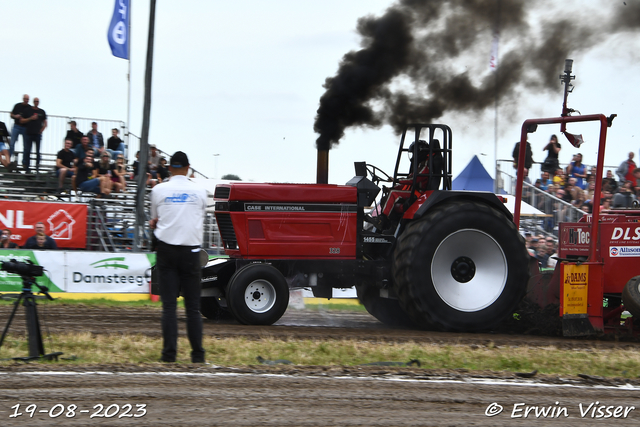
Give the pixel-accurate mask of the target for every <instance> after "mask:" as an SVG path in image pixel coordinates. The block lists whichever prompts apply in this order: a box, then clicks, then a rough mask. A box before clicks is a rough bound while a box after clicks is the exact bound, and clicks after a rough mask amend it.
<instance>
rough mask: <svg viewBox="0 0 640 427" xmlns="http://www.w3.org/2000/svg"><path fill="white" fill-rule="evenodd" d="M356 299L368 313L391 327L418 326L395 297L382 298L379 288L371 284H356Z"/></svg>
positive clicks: (408, 327)
mask: <svg viewBox="0 0 640 427" xmlns="http://www.w3.org/2000/svg"><path fill="white" fill-rule="evenodd" d="M356 292H357V293H358V299H359V300H360V302H361V303H362V305H364V308H366V309H367V312H369V314H370V315H372V316H373V317H375V318H376V319H378V320H379V321H381V322H382V323H384V324H385V325H387V326H391V327H392V328H406V329H415V328H417V327H418V325H416V323H415V322H414V321H413V320H411V318H410V317H409V315H408V314H407V313H405V312H404V311H403V310H402V307H400V303H399V302H398V300H397V299H390V298H382V297H381V296H380V289H378V288H375V287H372V286H356Z"/></svg>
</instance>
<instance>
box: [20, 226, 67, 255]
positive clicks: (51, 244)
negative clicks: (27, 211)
mask: <svg viewBox="0 0 640 427" xmlns="http://www.w3.org/2000/svg"><path fill="white" fill-rule="evenodd" d="M45 230H46V228H45V225H44V222H42V221H39V222H37V223H36V234H35V235H34V236H31V237H29V238H28V239H27V241H26V242H25V244H24V246H23V247H22V248H23V249H58V245H57V244H56V241H55V240H53V238H52V237H49V236H47V234H46V233H45ZM39 236H40V237H41V238H42V237H44V244H43V245H38V237H39Z"/></svg>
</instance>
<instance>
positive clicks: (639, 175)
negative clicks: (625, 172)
mask: <svg viewBox="0 0 640 427" xmlns="http://www.w3.org/2000/svg"><path fill="white" fill-rule="evenodd" d="M633 176H634V177H635V178H636V185H635V186H634V187H633V190H634V191H635V193H636V197H640V168H635V169H634V170H633Z"/></svg>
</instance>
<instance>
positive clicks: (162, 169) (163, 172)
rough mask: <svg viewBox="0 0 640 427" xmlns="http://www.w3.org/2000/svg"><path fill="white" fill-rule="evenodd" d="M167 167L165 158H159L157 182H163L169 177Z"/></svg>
mask: <svg viewBox="0 0 640 427" xmlns="http://www.w3.org/2000/svg"><path fill="white" fill-rule="evenodd" d="M169 175H170V173H169V168H168V167H167V159H166V158H164V157H162V158H160V164H159V165H158V182H164V181H166V180H167V179H169Z"/></svg>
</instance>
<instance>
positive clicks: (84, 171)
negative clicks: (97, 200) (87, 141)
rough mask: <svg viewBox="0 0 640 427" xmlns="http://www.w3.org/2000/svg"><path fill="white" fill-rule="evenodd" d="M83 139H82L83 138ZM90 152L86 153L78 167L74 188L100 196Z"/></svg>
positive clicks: (98, 182) (98, 180)
mask: <svg viewBox="0 0 640 427" xmlns="http://www.w3.org/2000/svg"><path fill="white" fill-rule="evenodd" d="M83 139H84V138H83ZM95 170H96V165H95V163H94V162H93V154H92V152H87V154H86V156H85V157H84V160H83V161H82V162H81V163H80V164H79V165H78V168H77V170H76V175H75V186H76V188H77V189H78V190H80V191H82V192H90V193H96V194H100V182H101V181H100V178H98V177H97V173H95Z"/></svg>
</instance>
